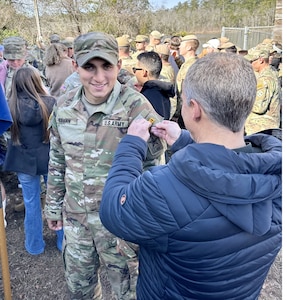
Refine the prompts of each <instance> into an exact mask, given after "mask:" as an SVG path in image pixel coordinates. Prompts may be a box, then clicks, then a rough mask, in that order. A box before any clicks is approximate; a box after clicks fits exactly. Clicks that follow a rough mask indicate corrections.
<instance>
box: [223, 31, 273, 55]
mask: <svg viewBox="0 0 287 300" xmlns="http://www.w3.org/2000/svg"><path fill="white" fill-rule="evenodd" d="M273 30H274V26H260V27H247V26H246V27H243V28H240V27H238V28H236V27H222V29H221V36H226V37H228V38H229V40H230V41H231V42H232V43H234V44H235V45H236V46H238V47H240V48H241V49H244V50H248V49H250V48H252V47H255V46H257V45H258V44H259V43H261V42H262V41H263V40H264V39H267V38H268V39H272V38H273Z"/></svg>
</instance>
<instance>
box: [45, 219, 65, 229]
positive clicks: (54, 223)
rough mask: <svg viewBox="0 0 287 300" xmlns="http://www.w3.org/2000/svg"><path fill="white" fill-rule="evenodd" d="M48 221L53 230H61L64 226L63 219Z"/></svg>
mask: <svg viewBox="0 0 287 300" xmlns="http://www.w3.org/2000/svg"><path fill="white" fill-rule="evenodd" d="M47 223H48V227H49V228H50V229H51V230H56V231H57V230H61V229H62V228H63V221H62V220H57V221H54V220H50V219H47Z"/></svg>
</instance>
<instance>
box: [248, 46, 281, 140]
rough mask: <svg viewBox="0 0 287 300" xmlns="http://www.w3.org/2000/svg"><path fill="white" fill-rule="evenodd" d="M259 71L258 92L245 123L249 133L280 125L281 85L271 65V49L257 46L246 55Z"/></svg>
mask: <svg viewBox="0 0 287 300" xmlns="http://www.w3.org/2000/svg"><path fill="white" fill-rule="evenodd" d="M244 57H245V58H246V59H247V60H249V61H250V63H251V64H252V68H253V70H254V72H257V93H256V99H255V103H254V105H253V108H252V111H251V113H250V115H249V116H248V118H247V120H246V123H245V132H246V134H247V135H250V134H252V133H256V132H259V131H262V130H265V129H273V128H279V126H280V109H281V103H280V97H279V95H280V86H279V84H278V83H279V81H278V76H277V74H276V73H275V72H273V71H272V69H271V67H270V65H269V51H268V50H266V49H264V48H260V46H259V47H255V48H252V49H250V50H249V51H248V54H247V55H245V56H244Z"/></svg>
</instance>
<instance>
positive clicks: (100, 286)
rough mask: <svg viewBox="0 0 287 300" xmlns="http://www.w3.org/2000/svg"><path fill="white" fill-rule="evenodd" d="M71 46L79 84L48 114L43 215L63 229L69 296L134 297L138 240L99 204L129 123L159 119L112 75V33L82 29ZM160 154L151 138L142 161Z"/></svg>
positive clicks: (117, 64)
mask: <svg viewBox="0 0 287 300" xmlns="http://www.w3.org/2000/svg"><path fill="white" fill-rule="evenodd" d="M74 49H75V60H76V68H77V71H78V73H79V76H80V78H81V82H82V84H81V85H80V86H79V88H78V89H74V90H72V91H70V92H68V93H65V94H64V95H63V96H61V97H60V98H59V99H58V102H57V106H56V107H55V108H54V111H53V113H52V117H51V120H50V129H51V139H50V143H51V150H50V162H49V174H48V187H47V198H46V206H45V215H46V218H47V222H48V225H49V227H50V229H52V230H57V229H60V228H61V227H62V226H63V228H64V233H65V237H64V243H63V259H64V265H65V275H66V281H67V285H68V289H69V292H70V297H71V299H88V300H91V299H107V300H112V299H126V300H131V299H135V297H136V296H135V294H136V293H135V286H136V280H137V272H138V269H137V263H138V261H137V246H136V245H133V244H127V243H126V242H124V241H122V240H119V239H118V238H116V237H115V236H114V235H112V234H111V233H110V232H109V231H107V230H106V229H105V228H104V227H103V225H102V223H101V221H100V218H99V208H100V203H101V197H102V191H103V187H104V184H105V180H106V178H107V175H108V172H109V169H110V166H111V164H112V160H113V156H114V152H115V150H116V148H117V145H118V143H119V142H120V140H121V139H122V137H123V136H125V134H126V133H127V128H128V126H129V124H130V123H131V122H132V120H134V119H136V118H145V119H148V120H151V121H153V122H157V121H159V120H160V119H161V118H160V117H159V115H157V114H156V112H155V111H154V110H153V108H152V106H151V104H150V103H149V102H148V101H147V100H146V98H145V97H144V96H143V95H141V94H140V93H138V92H136V91H134V90H132V89H130V88H128V87H126V86H123V85H121V84H120V83H119V82H118V81H117V75H118V73H119V70H120V68H121V61H120V60H119V57H118V44H117V42H116V40H115V39H114V38H113V37H112V36H110V35H108V34H105V33H101V32H90V33H87V34H84V35H80V36H78V37H77V38H76V40H75V42H74ZM162 153H163V144H162V141H161V140H159V139H158V138H156V137H153V138H152V139H151V140H150V142H149V151H148V154H147V158H146V161H145V164H144V166H143V167H144V168H148V167H149V166H152V165H156V164H157V162H158V160H159V158H160V156H161V154H162ZM130 226H133V225H132V224H130Z"/></svg>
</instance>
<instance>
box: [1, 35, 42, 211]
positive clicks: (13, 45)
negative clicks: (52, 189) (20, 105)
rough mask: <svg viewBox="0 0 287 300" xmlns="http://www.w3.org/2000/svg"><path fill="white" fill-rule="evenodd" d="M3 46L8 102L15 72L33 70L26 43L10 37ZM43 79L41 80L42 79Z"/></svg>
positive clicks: (16, 37) (22, 203)
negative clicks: (20, 69)
mask: <svg viewBox="0 0 287 300" xmlns="http://www.w3.org/2000/svg"><path fill="white" fill-rule="evenodd" d="M3 46H4V56H5V58H6V60H7V63H8V65H7V73H6V79H5V86H4V89H5V95H6V98H7V100H8V101H9V95H10V91H11V84H12V77H13V75H14V73H15V71H16V70H17V69H19V68H22V67H30V68H34V67H33V66H32V65H31V64H29V62H28V61H27V54H28V53H27V42H26V41H25V40H24V39H23V38H21V37H19V36H11V37H8V38H6V39H4V40H3ZM42 79H43V78H42ZM5 134H6V137H5V136H1V139H2V142H3V141H4V142H6V139H7V138H9V133H8V134H7V133H5ZM14 209H15V210H16V211H23V210H24V202H23V201H22V202H21V203H19V204H16V205H15V208H14Z"/></svg>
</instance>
